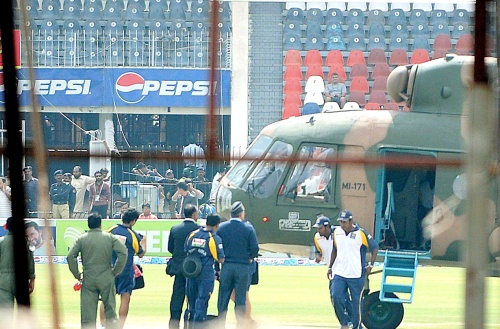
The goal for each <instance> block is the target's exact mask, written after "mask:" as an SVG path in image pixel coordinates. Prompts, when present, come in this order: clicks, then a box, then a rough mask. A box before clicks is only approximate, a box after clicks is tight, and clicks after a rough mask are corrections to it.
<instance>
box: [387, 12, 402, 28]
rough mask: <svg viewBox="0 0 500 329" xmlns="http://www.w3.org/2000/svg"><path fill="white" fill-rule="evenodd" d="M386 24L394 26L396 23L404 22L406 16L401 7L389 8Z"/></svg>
mask: <svg viewBox="0 0 500 329" xmlns="http://www.w3.org/2000/svg"><path fill="white" fill-rule="evenodd" d="M387 24H388V25H390V26H394V25H396V24H406V16H405V13H404V11H403V9H397V8H393V9H391V11H390V12H389V17H388V18H387Z"/></svg>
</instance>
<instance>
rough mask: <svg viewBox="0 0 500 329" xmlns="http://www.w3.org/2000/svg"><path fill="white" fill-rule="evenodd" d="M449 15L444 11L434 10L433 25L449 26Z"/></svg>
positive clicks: (432, 13) (432, 15)
mask: <svg viewBox="0 0 500 329" xmlns="http://www.w3.org/2000/svg"><path fill="white" fill-rule="evenodd" d="M448 21H449V20H448V13H447V12H446V11H444V10H440V9H438V10H433V11H432V12H431V25H434V24H436V23H442V24H448Z"/></svg>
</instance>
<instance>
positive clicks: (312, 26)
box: [306, 22, 323, 37]
mask: <svg viewBox="0 0 500 329" xmlns="http://www.w3.org/2000/svg"><path fill="white" fill-rule="evenodd" d="M318 34H319V35H321V34H323V31H322V30H321V25H320V24H319V23H318V22H309V23H308V24H307V25H306V37H307V36H309V35H318Z"/></svg>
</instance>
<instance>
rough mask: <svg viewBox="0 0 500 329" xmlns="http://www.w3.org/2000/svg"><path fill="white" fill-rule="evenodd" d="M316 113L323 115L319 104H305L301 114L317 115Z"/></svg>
mask: <svg viewBox="0 0 500 329" xmlns="http://www.w3.org/2000/svg"><path fill="white" fill-rule="evenodd" d="M316 113H321V109H320V108H319V104H318V103H314V102H310V103H306V104H304V106H303V107H302V111H301V114H302V115H309V114H316Z"/></svg>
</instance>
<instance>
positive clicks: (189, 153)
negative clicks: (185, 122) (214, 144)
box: [182, 143, 207, 171]
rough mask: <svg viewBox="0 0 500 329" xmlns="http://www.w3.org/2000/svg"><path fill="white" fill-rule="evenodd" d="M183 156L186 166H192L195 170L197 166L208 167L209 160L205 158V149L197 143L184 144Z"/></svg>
mask: <svg viewBox="0 0 500 329" xmlns="http://www.w3.org/2000/svg"><path fill="white" fill-rule="evenodd" d="M182 157H183V158H184V164H185V165H186V167H191V168H192V170H193V171H194V170H195V169H196V168H202V169H203V170H205V169H206V166H207V161H206V160H205V151H203V148H202V147H201V146H200V145H197V144H196V143H190V144H189V145H187V146H184V150H182Z"/></svg>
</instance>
